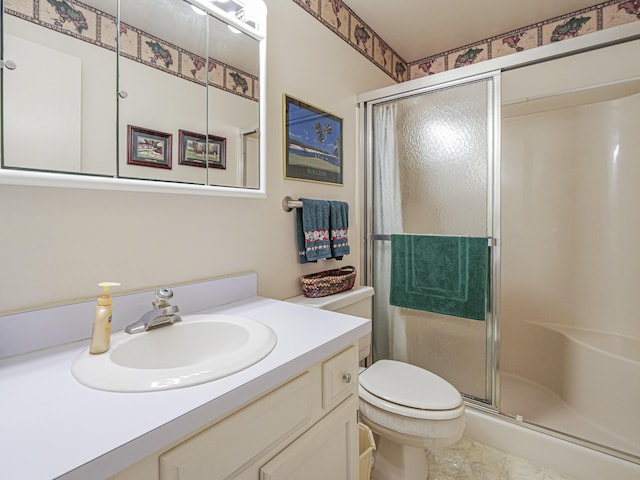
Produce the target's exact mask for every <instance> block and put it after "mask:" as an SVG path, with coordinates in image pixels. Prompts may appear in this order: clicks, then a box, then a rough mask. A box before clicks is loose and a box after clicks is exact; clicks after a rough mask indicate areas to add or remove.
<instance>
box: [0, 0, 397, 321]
mask: <svg viewBox="0 0 640 480" xmlns="http://www.w3.org/2000/svg"><path fill="white" fill-rule="evenodd" d="M267 6H268V8H269V14H268V60H267V67H268V73H267V78H266V81H267V110H268V112H267V128H268V137H267V194H268V198H267V199H264V200H256V199H237V198H218V197H198V196H186V195H175V194H172V195H169V194H166V195H162V194H150V193H133V192H108V191H84V190H70V189H58V188H36V187H18V186H7V185H0V222H1V223H0V224H1V225H2V248H1V250H0V270H1V271H2V275H1V276H0V311H1V312H7V311H13V310H21V309H28V308H30V307H33V306H38V305H42V304H48V303H52V302H64V301H66V300H69V299H74V298H85V297H93V296H95V295H97V294H98V293H99V289H98V287H96V285H95V284H96V283H98V282H99V281H102V280H114V281H120V282H122V284H123V286H122V287H121V288H120V289H119V291H120V292H124V291H132V290H137V289H142V288H147V287H154V286H156V285H174V284H177V283H182V282H189V281H193V280H198V279H202V278H208V277H214V276H224V275H229V274H233V273H238V272H244V271H257V272H258V274H259V286H258V288H259V293H260V294H261V295H265V296H269V297H274V298H286V297H289V296H293V295H297V294H298V293H299V285H298V280H297V277H298V275H302V274H307V273H312V272H314V271H319V270H324V269H327V268H334V267H336V266H340V265H347V264H354V265H356V266H357V267H359V266H360V254H359V252H360V241H361V232H360V225H359V222H360V217H359V214H358V211H357V207H358V206H359V203H357V201H358V202H359V193H358V192H359V189H360V188H361V183H362V182H361V179H360V178H359V175H360V174H361V172H359V169H357V168H356V161H357V156H356V148H357V110H356V94H357V93H359V92H364V91H368V90H372V89H375V88H380V87H383V86H386V85H390V84H392V83H393V82H392V80H391V79H390V78H389V77H388V76H387V75H386V74H384V73H383V72H382V71H381V70H379V69H378V68H377V67H375V66H374V65H373V64H371V63H370V62H369V61H368V60H366V59H365V58H364V57H363V56H362V55H361V54H360V53H358V52H356V51H355V50H354V49H353V48H351V47H350V46H349V45H347V44H346V43H345V42H344V41H342V40H341V39H339V38H338V37H337V36H336V35H335V34H333V33H332V32H330V31H329V30H327V29H326V28H325V27H324V26H323V25H322V24H320V23H319V22H318V21H317V20H315V19H314V18H312V17H311V16H310V15H308V14H307V13H305V12H304V11H303V10H302V9H301V8H300V7H299V6H297V5H296V4H295V3H293V2H291V0H267ZM285 92H286V93H288V94H291V95H293V96H295V97H298V98H300V99H302V100H305V101H307V102H309V103H311V104H314V105H317V106H319V107H322V108H324V109H326V110H328V111H330V112H332V113H334V114H336V115H338V116H340V117H342V118H343V119H344V125H343V126H344V146H345V148H344V157H345V158H344V162H345V171H344V181H345V186H344V187H336V186H329V185H321V184H313V183H306V182H295V181H285V180H283V178H282V94H283V93H285ZM285 195H291V196H292V197H294V198H298V197H300V196H308V197H312V198H327V199H339V200H345V201H347V202H349V204H350V205H351V215H350V220H351V228H350V241H351V247H352V254H351V255H349V256H347V257H346V258H345V260H344V261H343V262H336V261H329V262H321V263H319V264H317V265H304V266H303V265H299V264H298V263H297V258H296V252H295V237H294V228H293V225H294V214H293V212H292V213H285V212H284V211H283V210H282V208H281V206H280V203H281V201H282V197H283V196H285ZM114 293H117V290H116V291H114ZM176 303H179V299H177V302H176Z"/></svg>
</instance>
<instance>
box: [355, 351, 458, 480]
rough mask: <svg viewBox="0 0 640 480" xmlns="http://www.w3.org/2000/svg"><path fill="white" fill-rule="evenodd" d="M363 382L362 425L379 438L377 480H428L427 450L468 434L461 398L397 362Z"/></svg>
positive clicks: (365, 375) (366, 374)
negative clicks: (464, 433) (465, 428)
mask: <svg viewBox="0 0 640 480" xmlns="http://www.w3.org/2000/svg"><path fill="white" fill-rule="evenodd" d="M359 379H360V419H361V421H362V422H364V423H365V424H366V425H368V426H369V427H370V428H371V430H373V432H374V433H375V434H377V435H378V441H377V450H376V457H375V458H376V460H375V464H374V468H373V473H372V476H373V478H374V479H377V480H404V479H407V480H409V479H411V480H413V479H417V480H424V479H426V478H427V474H428V466H427V456H426V450H428V449H434V448H441V447H446V446H449V445H452V444H454V443H455V442H457V441H458V440H459V439H460V438H461V437H462V433H463V432H464V427H465V419H464V403H463V401H462V396H461V395H460V393H459V392H458V391H457V390H456V389H455V388H454V387H453V386H452V385H451V384H450V383H448V382H447V381H445V380H443V379H442V378H440V377H438V376H437V375H435V374H433V373H431V372H429V371H427V370H424V369H422V368H419V367H416V366H414V365H410V364H408V363H403V362H397V361H394V360H379V361H377V362H375V363H374V364H373V365H372V366H370V367H369V368H367V369H365V370H363V371H362V372H361V373H360V376H359Z"/></svg>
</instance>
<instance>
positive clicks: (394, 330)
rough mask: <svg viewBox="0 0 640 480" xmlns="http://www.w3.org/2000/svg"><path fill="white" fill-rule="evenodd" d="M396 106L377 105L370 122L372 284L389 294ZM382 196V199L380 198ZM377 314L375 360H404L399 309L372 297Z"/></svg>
mask: <svg viewBox="0 0 640 480" xmlns="http://www.w3.org/2000/svg"><path fill="white" fill-rule="evenodd" d="M397 114H398V106H397V105H396V104H395V103H391V104H383V105H377V106H376V107H375V108H374V110H373V121H374V125H375V129H376V132H377V135H376V136H375V137H374V145H373V156H374V162H373V165H374V171H373V179H374V180H373V181H374V187H373V196H374V205H378V206H379V208H375V209H374V211H373V228H374V231H375V232H377V234H378V235H380V237H378V238H379V239H380V240H379V241H377V242H376V249H375V251H376V254H375V257H374V260H373V261H374V263H375V265H376V266H375V267H374V284H375V285H376V288H377V289H378V290H379V291H380V292H389V289H390V280H391V277H390V275H389V272H391V242H390V241H389V240H387V237H388V236H389V235H391V234H392V233H402V232H403V228H402V198H401V191H400V172H399V170H398V149H397V145H396V116H397ZM383 195H384V198H383ZM374 301H375V307H374V309H375V312H376V339H374V345H373V355H374V357H375V358H395V359H397V360H402V361H406V356H407V355H406V334H405V328H404V321H403V320H402V315H401V309H400V308H398V307H394V306H393V305H390V304H389V298H388V295H382V294H381V295H377V296H375V297H374Z"/></svg>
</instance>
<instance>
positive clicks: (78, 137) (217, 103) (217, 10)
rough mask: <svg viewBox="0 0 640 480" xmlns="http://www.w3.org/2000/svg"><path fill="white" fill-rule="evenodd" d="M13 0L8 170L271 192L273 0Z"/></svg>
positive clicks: (6, 43)
mask: <svg viewBox="0 0 640 480" xmlns="http://www.w3.org/2000/svg"><path fill="white" fill-rule="evenodd" d="M2 6H3V9H2V10H3V31H2V50H3V57H2V58H3V64H2V66H3V68H2V100H3V110H2V173H6V172H7V171H13V172H15V171H29V172H41V173H42V172H48V173H60V174H65V175H67V177H66V178H68V175H69V174H79V176H92V177H102V178H111V179H113V178H117V179H120V180H122V181H123V183H124V181H127V180H136V181H138V180H142V181H144V182H147V183H151V182H153V183H155V184H162V183H169V182H170V183H171V184H172V185H175V184H182V185H198V186H216V187H227V188H232V189H234V190H244V189H250V190H261V189H264V185H261V184H260V183H261V178H263V176H262V175H261V165H262V164H263V162H262V161H261V154H263V152H262V151H261V150H264V148H262V149H261V148H260V130H261V124H260V123H261V118H263V117H264V115H263V109H264V102H263V103H261V102H260V90H261V88H260V76H261V74H263V73H264V72H261V67H263V66H264V63H265V62H264V52H265V48H264V44H263V41H264V31H265V30H264V27H265V23H266V22H265V20H266V7H265V6H264V3H263V2H262V0H162V1H158V0H82V1H78V0H3V2H2ZM134 183H135V182H134Z"/></svg>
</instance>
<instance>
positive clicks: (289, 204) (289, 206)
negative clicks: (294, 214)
mask: <svg viewBox="0 0 640 480" xmlns="http://www.w3.org/2000/svg"><path fill="white" fill-rule="evenodd" d="M294 208H302V202H301V201H300V200H294V199H293V198H291V197H290V196H289V195H287V196H286V197H284V198H283V199H282V209H283V210H284V211H285V212H290V211H291V210H293V209H294Z"/></svg>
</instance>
